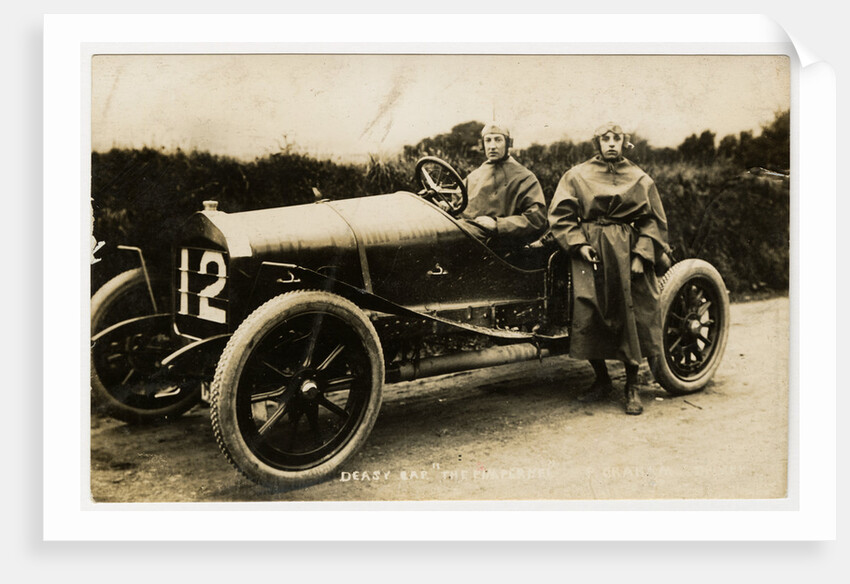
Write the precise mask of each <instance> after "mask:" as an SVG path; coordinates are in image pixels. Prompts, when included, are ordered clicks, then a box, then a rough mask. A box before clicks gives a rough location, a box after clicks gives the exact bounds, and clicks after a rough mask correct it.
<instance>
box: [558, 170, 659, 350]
mask: <svg viewBox="0 0 850 584" xmlns="http://www.w3.org/2000/svg"><path fill="white" fill-rule="evenodd" d="M549 229H550V230H551V232H552V234H553V235H554V236H555V239H556V240H557V242H558V244H559V245H560V246H561V247H562V248H563V249H564V250H565V251H566V252H567V253H570V254H571V257H572V276H573V314H572V328H571V337H570V354H571V356H572V357H574V358H576V359H618V360H621V361H623V362H625V363H629V364H639V363H640V361H641V359H642V358H644V357H650V356H652V355H655V354H657V353H658V352H659V350H660V346H661V321H660V314H659V306H658V299H659V287H658V280H657V277H656V275H655V270H654V269H653V266H654V264H655V263H656V261H658V260H660V257H661V254H662V253H663V252H667V251H669V246H668V244H667V217H666V215H665V214H664V207H663V206H662V204H661V198H660V197H659V195H658V189H657V188H656V186H655V182H654V181H653V180H652V179H651V178H650V177H649V176H648V175H647V174H646V173H645V172H644V171H643V170H641V169H640V168H639V167H638V166H637V165H635V164H634V163H632V162H631V161H629V160H627V159H625V158H620V159H619V160H617V161H616V162H608V161H605V160H604V159H602V157H601V156H598V155H597V156H595V157H594V158H591V159H590V160H588V161H587V162H584V163H582V164H579V165H577V166H575V167H573V168H571V169H570V170H568V171H567V172H566V173H565V174H564V176H563V177H561V180H560V182H559V183H558V188H557V189H556V191H555V195H554V197H553V198H552V203H551V205H550V208H549ZM585 244H589V245H591V246H592V247H593V249H594V250H595V251H596V253H597V255H598V257H599V259H600V261H601V263H599V264H596V265H595V267H594V265H593V264H590V263H588V262H586V261H585V260H583V259H582V258H581V257H580V255H579V254H578V248H579V247H581V246H582V245H585ZM634 256H640V257H641V258H643V260H644V266H645V269H644V273H643V274H642V275H638V276H636V277H632V274H631V262H632V258H633V257H634Z"/></svg>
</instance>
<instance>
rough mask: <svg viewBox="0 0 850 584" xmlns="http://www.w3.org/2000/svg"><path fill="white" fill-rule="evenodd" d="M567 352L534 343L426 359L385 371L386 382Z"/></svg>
mask: <svg viewBox="0 0 850 584" xmlns="http://www.w3.org/2000/svg"><path fill="white" fill-rule="evenodd" d="M568 350H569V344H568V343H559V344H558V345H555V346H547V347H538V346H537V345H535V344H534V343H520V344H517V345H505V346H501V347H490V348H488V349H482V350H480V351H468V352H463V353H455V354H452V355H442V356H439V357H428V358H427V359H421V360H420V361H418V362H416V363H409V362H408V363H401V364H399V365H396V366H394V367H393V368H391V369H388V370H387V375H386V381H387V383H396V382H399V381H411V380H413V379H422V378H424V377H434V376H435V375H444V374H446V373H456V372H458V371H467V370H470V369H482V368H484V367H495V366H496V365H506V364H508V363H519V362H520V361H531V360H532V359H538V358H539V359H542V358H543V357H551V356H554V355H562V354H564V353H566V352H567V351H568Z"/></svg>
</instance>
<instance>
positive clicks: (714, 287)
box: [650, 259, 729, 395]
mask: <svg viewBox="0 0 850 584" xmlns="http://www.w3.org/2000/svg"><path fill="white" fill-rule="evenodd" d="M660 310H661V323H662V329H661V336H662V345H663V350H662V353H661V355H660V356H657V357H655V358H653V359H652V360H651V361H650V367H651V369H652V374H653V376H654V377H655V380H656V381H657V382H658V383H659V384H660V385H661V386H662V387H663V388H664V389H665V390H666V391H667V392H668V393H670V394H672V395H687V394H689V393H695V392H697V391H701V390H702V389H703V388H705V386H706V384H708V382H709V381H710V380H711V377H712V376H713V375H714V373H715V371H716V370H717V367H718V366H719V365H720V360H721V359H722V358H723V352H724V350H725V349H726V340H727V337H728V335H729V293H728V292H727V291H726V285H725V284H724V283H723V279H722V278H721V277H720V274H719V273H718V272H717V270H716V269H715V268H714V266H712V265H711V264H709V263H708V262H706V261H703V260H699V259H688V260H684V261H682V262H679V263H677V264H675V265H674V266H673V267H672V268H670V270H668V272H667V273H666V274H665V275H664V277H663V278H662V279H661V298H660Z"/></svg>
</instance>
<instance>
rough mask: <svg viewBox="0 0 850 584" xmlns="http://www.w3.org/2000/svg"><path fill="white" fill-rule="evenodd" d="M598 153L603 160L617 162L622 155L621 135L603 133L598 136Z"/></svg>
mask: <svg viewBox="0 0 850 584" xmlns="http://www.w3.org/2000/svg"><path fill="white" fill-rule="evenodd" d="M599 151H600V152H601V153H602V158H604V159H605V160H617V159H618V158H619V157H620V156H621V155H622V154H623V135H622V134H615V133H614V132H605V133H604V134H602V135H601V136H599Z"/></svg>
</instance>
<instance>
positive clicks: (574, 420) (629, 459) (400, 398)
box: [91, 298, 789, 502]
mask: <svg viewBox="0 0 850 584" xmlns="http://www.w3.org/2000/svg"><path fill="white" fill-rule="evenodd" d="M731 317H732V326H731V329H730V333H729V344H728V346H727V349H726V354H725V357H724V359H723V363H722V364H721V366H720V369H719V370H718V372H717V374H716V375H715V378H714V380H713V382H712V383H711V384H710V385H709V386H708V388H707V389H706V390H705V391H703V392H702V393H699V394H695V395H692V396H688V397H685V398H682V397H678V398H672V397H670V396H668V395H667V394H666V393H665V392H664V390H663V389H661V388H660V387H659V386H658V385H657V384H655V383H654V382H653V381H652V380H651V375H650V374H649V372H648V371H647V370H646V369H645V368H643V369H642V370H641V374H642V378H643V380H644V382H645V385H644V386H643V388H642V391H641V397H642V399H643V403H644V407H645V411H644V414H643V415H641V416H626V415H625V414H624V413H623V405H622V402H621V396H620V395H619V393H620V392H619V391H618V392H617V395H613V394H612V396H611V398H610V399H609V401H608V402H603V403H599V404H592V405H582V404H579V403H578V402H577V401H576V400H575V396H576V395H577V394H578V393H579V392H580V391H581V390H582V389H583V388H584V387H586V386H587V385H588V384H589V383H590V381H591V378H592V372H591V370H590V367H589V366H588V365H587V364H585V363H583V362H578V361H573V360H570V359H568V358H565V357H558V358H552V359H549V360H547V361H544V362H543V363H542V364H541V363H537V362H532V363H520V364H514V365H506V366H502V367H498V368H492V369H487V370H482V371H476V372H468V373H462V374H456V375H450V376H444V377H440V378H434V379H428V380H422V381H416V382H410V383H401V384H397V385H393V386H389V387H387V388H386V390H385V393H384V404H383V406H382V409H381V413H380V416H379V418H378V421H377V423H376V425H375V428H374V430H373V431H372V434H371V436H370V438H369V440H368V442H367V444H366V446H365V447H364V448H363V450H362V451H361V452H360V453H359V454H357V455H356V456H355V457H354V458H353V459H352V460H350V461H349V462H348V463H347V464H346V465H345V466H344V468H343V469H342V471H341V472H340V473H339V475H338V476H336V477H334V478H333V479H332V480H330V481H328V482H326V483H323V484H320V485H316V486H313V487H309V488H306V489H302V490H298V491H294V492H288V493H270V492H268V491H267V490H265V489H263V488H261V487H258V486H256V485H254V484H253V483H251V482H250V481H248V480H247V479H245V478H243V477H242V476H241V475H240V474H239V473H238V472H237V471H236V470H235V469H233V468H232V467H231V466H230V465H229V464H228V463H227V461H226V460H225V458H224V456H223V455H222V454H221V453H220V452H219V450H218V448H217V446H216V444H215V440H214V439H213V436H212V430H211V429H210V422H209V410H208V409H206V408H201V407H196V408H195V409H193V410H191V411H190V412H189V413H187V414H186V415H185V416H184V417H183V418H182V419H180V420H178V421H176V422H173V423H171V424H167V425H161V426H155V427H143V428H137V427H131V426H127V425H124V424H123V423H120V422H117V421H115V420H112V419H101V418H98V419H93V420H92V424H91V494H92V499H93V500H94V501H96V502H134V501H135V502H142V501H144V502H171V501H337V500H346V501H358V500H362V501H381V500H385V501H390V500H511V499H516V500H535V499H538V500H539V499H549V500H556V499H561V500H574V499H659V498H667V499H680V498H697V499H699V498H721V499H726V498H736V499H740V498H777V497H783V496H784V495H785V492H786V472H787V437H788V433H787V424H788V343H789V302H788V298H774V299H770V300H763V301H756V302H748V303H742V304H735V305H733V306H732V311H731ZM614 373H615V374H616V378H615V380H614V382H615V386H616V387H617V388H618V389H619V388H620V387H622V383H623V380H624V375H623V372H622V369H615V370H614Z"/></svg>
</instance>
